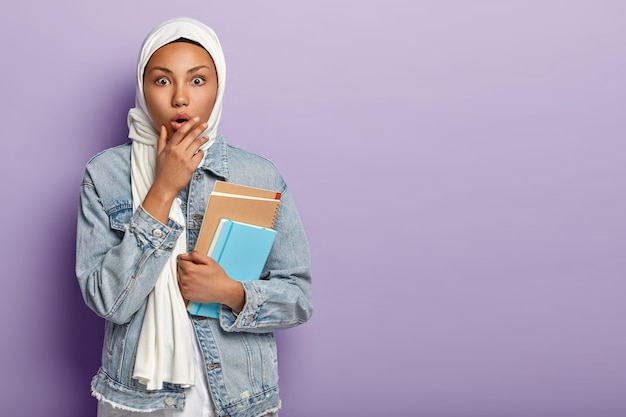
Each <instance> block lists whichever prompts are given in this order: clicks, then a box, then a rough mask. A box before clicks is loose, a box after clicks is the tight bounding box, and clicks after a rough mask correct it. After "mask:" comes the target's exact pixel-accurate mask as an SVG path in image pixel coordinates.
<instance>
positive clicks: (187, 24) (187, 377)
mask: <svg viewBox="0 0 626 417" xmlns="http://www.w3.org/2000/svg"><path fill="white" fill-rule="evenodd" d="M180 38H185V39H188V40H192V41H195V42H198V43H199V44H200V45H202V46H203V47H204V49H206V50H207V51H208V53H209V54H210V55H211V57H212V59H213V62H214V63H215V69H216V71H217V78H218V87H217V95H216V99H215V105H214V107H213V111H212V112H211V116H210V117H209V120H208V127H207V129H206V130H205V132H204V133H203V136H207V137H208V138H209V141H208V142H207V143H205V144H204V145H203V146H202V147H201V149H202V150H204V151H205V155H206V150H207V149H208V148H209V146H211V145H212V143H213V142H214V141H215V137H216V136H217V126H218V123H219V120H220V117H221V113H222V99H223V96H224V86H225V81H226V66H225V61H224V55H223V52H222V47H221V45H220V42H219V40H218V38H217V35H216V34H215V32H214V31H213V30H212V29H211V28H209V27H208V26H206V25H204V24H203V23H200V22H198V21H197V20H194V19H190V18H187V17H180V18H175V19H171V20H167V21H165V22H162V23H161V24H159V25H158V26H156V27H155V28H154V29H153V30H152V32H151V33H150V34H149V35H148V36H147V37H146V39H145V40H144V42H143V45H142V48H141V52H140V55H139V59H138V63H137V85H136V88H137V90H136V96H135V107H134V108H132V109H130V110H129V112H128V130H129V135H128V136H129V138H130V139H131V140H132V152H131V186H132V196H133V210H136V209H137V208H138V207H139V206H140V205H141V203H142V202H143V200H144V198H145V196H146V194H147V193H148V190H149V189H150V187H151V186H152V183H153V181H154V175H155V167H156V151H157V140H158V137H159V129H158V127H157V126H156V125H155V124H154V122H153V121H152V119H151V117H150V115H149V113H148V107H147V105H146V100H145V97H144V92H143V73H144V69H145V67H146V65H147V64H148V61H149V60H150V57H151V56H152V54H153V53H154V52H155V51H156V50H157V49H159V48H160V47H162V46H164V45H166V44H168V43H171V42H173V41H176V40H178V39H180ZM180 203H181V202H180V200H179V199H176V200H175V201H174V203H173V204H172V206H171V208H170V213H169V216H170V218H171V219H172V220H174V221H175V222H176V223H178V224H180V225H183V226H185V217H184V214H183V212H182V209H181V206H180ZM186 230H187V229H186V228H185V233H182V234H181V235H180V236H179V238H178V240H177V241H176V244H175V247H174V249H173V251H172V254H171V255H170V257H169V259H168V261H167V264H166V265H165V267H164V268H163V270H162V271H161V273H160V275H159V278H158V281H157V283H156V285H155V287H154V289H153V290H152V292H151V293H150V295H149V296H148V299H147V305H146V312H145V316H144V320H143V324H142V328H141V334H140V336H139V341H138V345H137V356H136V359H135V367H134V372H133V378H135V379H137V380H139V381H140V382H141V383H143V384H145V385H146V387H147V389H149V390H158V389H161V388H162V387H163V383H164V382H170V383H174V384H180V385H182V386H184V387H187V386H191V385H193V383H194V348H193V339H192V338H193V337H194V335H193V329H192V325H191V321H190V320H189V316H188V313H187V308H186V306H185V303H184V301H183V298H182V296H181V294H180V290H179V288H178V283H177V279H176V256H177V255H178V254H180V253H184V252H185V251H186V250H187V247H186V246H187V244H186V242H187V239H186Z"/></svg>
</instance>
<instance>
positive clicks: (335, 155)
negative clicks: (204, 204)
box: [0, 0, 626, 417]
mask: <svg viewBox="0 0 626 417" xmlns="http://www.w3.org/2000/svg"><path fill="white" fill-rule="evenodd" d="M5 3H6V4H4V3H3V5H2V10H1V12H0V56H1V57H2V64H1V65H0V75H1V77H0V80H1V81H0V83H1V84H0V85H1V86H2V90H1V91H2V100H0V103H1V104H0V109H1V110H2V112H1V114H2V119H3V123H2V125H3V128H2V133H1V136H2V139H3V141H2V144H1V145H0V146H2V151H1V152H0V162H1V163H0V175H1V178H2V181H3V185H2V190H3V195H4V199H3V201H4V204H3V205H2V209H1V210H2V216H1V218H2V220H3V226H2V231H3V232H2V235H3V243H2V247H3V250H2V252H1V253H2V254H1V256H2V265H3V266H4V268H5V269H4V271H3V273H2V274H0V276H2V282H3V291H2V292H0V318H1V320H2V329H3V333H4V336H3V337H2V343H0V352H1V354H0V365H1V368H0V369H1V372H0V382H1V386H2V389H0V399H1V400H2V401H1V402H0V403H1V404H2V405H1V406H0V407H1V409H2V415H7V416H18V417H39V416H44V415H45V416H47V417H61V416H63V417H84V416H91V415H95V411H94V410H95V402H94V400H93V399H92V398H91V397H90V395H89V380H90V378H91V376H92V375H93V373H94V372H95V371H96V368H97V366H98V363H99V355H100V343H101V340H102V336H101V332H102V322H101V320H100V319H98V318H97V317H96V316H95V315H94V314H92V313H91V312H90V311H89V310H88V309H87V308H86V307H85V306H84V304H83V303H82V299H81V297H80V293H79V290H78V285H77V283H76V279H75V276H74V271H73V268H74V239H75V222H76V211H77V199H78V191H79V185H80V179H81V175H82V170H83V167H84V165H85V163H86V162H87V160H88V159H89V157H90V156H91V155H93V154H95V153H96V152H98V151H100V150H102V149H104V148H106V147H109V146H112V145H116V144H119V143H122V142H124V141H125V138H126V122H125V117H126V112H127V110H128V108H129V107H130V106H132V104H133V95H134V91H133V88H134V86H133V77H134V66H135V57H136V54H137V51H138V48H139V45H140V43H141V41H142V40H143V37H144V35H145V34H146V33H147V31H148V30H149V29H150V28H151V27H152V26H153V25H154V24H156V23H157V22H158V21H160V20H162V19H165V18H169V17H174V16H178V15H191V16H194V17H197V18H199V19H200V20H203V21H205V22H206V23H208V24H209V25H211V26H213V27H214V28H215V29H216V31H217V33H218V34H219V35H220V38H221V40H222V43H223V47H224V50H225V54H226V60H227V68H228V77H229V79H228V85H227V88H226V99H225V103H224V113H223V119H222V120H223V123H222V125H221V131H222V133H223V134H224V135H225V136H226V138H227V139H228V140H229V141H230V142H231V143H233V144H235V145H238V146H241V147H244V148H248V149H250V150H253V151H256V152H258V153H260V154H263V155H265V156H267V157H268V158H270V159H272V160H273V161H274V162H275V163H276V164H277V165H278V166H279V167H280V168H281V170H282V171H283V174H284V175H285V177H286V179H287V181H288V183H289V184H290V186H291V188H292V189H293V192H294V194H295V197H296V199H297V202H298V203H299V206H300V209H301V214H302V217H303V221H304V224H305V227H306V228H307V230H308V233H309V239H310V243H311V248H312V254H313V260H314V278H315V284H314V302H315V305H316V312H315V314H314V316H313V318H312V320H311V321H310V322H309V323H307V324H306V325H304V326H302V327H300V328H297V329H292V330H288V331H285V332H282V333H280V334H279V343H280V345H279V352H280V357H281V363H280V366H281V383H282V392H283V403H284V409H283V412H282V414H281V417H313V416H321V415H325V416H328V415H333V416H340V415H342V416H357V415H359V416H376V415H403V416H408V415H410V416H428V417H472V416H480V417H489V416H494V417H495V416H497V417H500V416H507V417H517V416H519V417H522V416H524V417H525V416H533V417H544V416H545V417H548V416H549V417H559V416H568V417H578V416H581V417H582V416H600V417H609V416H624V415H626V396H624V392H625V389H626V359H625V355H624V353H625V352H626V332H625V325H626V320H625V317H626V307H625V305H624V294H625V291H626V283H625V281H624V277H625V275H626V256H624V249H625V248H626V227H625V222H624V220H625V217H624V214H625V213H626V191H625V188H624V179H625V178H624V177H625V174H626V164H625V162H624V159H625V156H626V141H625V140H624V136H625V134H626V117H625V116H624V111H625V109H626V82H625V81H624V79H625V78H624V77H625V68H626V25H625V24H624V19H623V17H624V15H625V13H626V3H624V2H620V1H609V0H605V1H603V0H600V1H556V0H544V1H521V0H511V1H491V0H478V1H471V2H470V1H463V0H458V1H453V0H446V1H438V2H436V1H404V2H403V1H382V0H381V1H367V2H364V1H343V2H337V1H328V0H318V1H316V2H292V1H271V0H270V1H263V2H208V1H195V2H194V1H179V2H176V3H172V2H166V1H161V0H152V1H124V2H121V1H107V2H99V3H88V2H80V1H77V0H59V1H55V2H45V1H40V2H29V1H28V0H25V1H21V2H5ZM92 4H94V5H92ZM174 4H175V7H174V6H173V5H174ZM87 5H89V6H87Z"/></svg>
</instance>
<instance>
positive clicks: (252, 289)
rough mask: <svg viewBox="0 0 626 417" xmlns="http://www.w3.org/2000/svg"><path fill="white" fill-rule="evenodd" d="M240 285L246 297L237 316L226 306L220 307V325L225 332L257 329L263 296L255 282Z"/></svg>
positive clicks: (243, 282) (244, 282) (245, 282)
mask: <svg viewBox="0 0 626 417" xmlns="http://www.w3.org/2000/svg"><path fill="white" fill-rule="evenodd" d="M241 284H242V285H243V290H244V292H245V295H246V303H245V304H244V306H243V309H242V310H241V311H240V312H239V314H235V313H234V312H233V310H231V309H230V307H228V306H225V305H221V307H220V325H221V327H222V329H223V330H224V331H227V332H232V331H236V330H245V329H252V328H255V327H257V321H258V318H259V309H260V308H261V305H262V304H263V295H262V293H261V290H260V287H259V286H258V285H257V283H256V282H255V281H242V282H241Z"/></svg>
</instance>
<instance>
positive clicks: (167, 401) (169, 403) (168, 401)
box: [165, 397, 176, 407]
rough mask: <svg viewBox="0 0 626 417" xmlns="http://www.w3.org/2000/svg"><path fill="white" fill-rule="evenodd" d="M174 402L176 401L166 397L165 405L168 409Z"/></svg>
mask: <svg viewBox="0 0 626 417" xmlns="http://www.w3.org/2000/svg"><path fill="white" fill-rule="evenodd" d="M175 402H176V401H175V400H174V399H173V398H172V397H167V398H166V399H165V405H167V406H170V407H171V406H173V405H174V403H175Z"/></svg>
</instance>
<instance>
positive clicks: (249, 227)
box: [187, 219, 276, 318]
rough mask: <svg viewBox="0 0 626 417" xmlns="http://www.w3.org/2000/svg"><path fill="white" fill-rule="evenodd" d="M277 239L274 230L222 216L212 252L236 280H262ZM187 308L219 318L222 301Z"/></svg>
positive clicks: (209, 253) (195, 303)
mask: <svg viewBox="0 0 626 417" xmlns="http://www.w3.org/2000/svg"><path fill="white" fill-rule="evenodd" d="M275 239H276V230H274V229H270V228H267V227H260V226H256V225H253V224H249V223H242V222H237V221H234V220H230V219H222V220H221V221H220V223H219V225H218V227H217V229H216V231H215V237H214V238H213V241H212V242H211V246H210V247H209V251H208V255H209V256H210V257H211V258H213V259H214V260H215V261H216V262H217V263H219V264H220V266H221V267H222V268H224V271H225V272H226V274H228V276H229V277H231V278H232V279H236V280H238V281H245V280H254V279H259V278H260V276H261V272H262V271H263V267H264V266H265V262H267V258H268V256H269V254H270V251H271V250H272V245H273V244H274V240H275ZM187 309H188V310H189V312H190V313H191V314H194V315H196V316H204V317H213V318H218V317H219V309H220V304H218V303H197V302H190V303H189V306H188V308H187Z"/></svg>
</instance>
